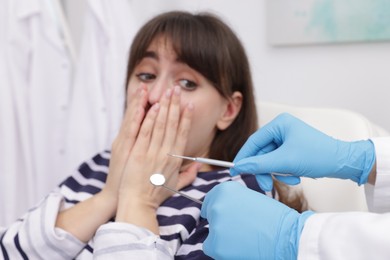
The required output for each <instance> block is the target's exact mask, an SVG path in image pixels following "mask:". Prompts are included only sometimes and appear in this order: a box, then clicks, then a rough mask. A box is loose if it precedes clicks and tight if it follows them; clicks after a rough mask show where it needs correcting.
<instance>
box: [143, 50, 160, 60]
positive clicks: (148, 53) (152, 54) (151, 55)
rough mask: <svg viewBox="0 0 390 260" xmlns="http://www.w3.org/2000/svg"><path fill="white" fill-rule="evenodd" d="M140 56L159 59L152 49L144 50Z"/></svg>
mask: <svg viewBox="0 0 390 260" xmlns="http://www.w3.org/2000/svg"><path fill="white" fill-rule="evenodd" d="M142 58H151V59H154V60H157V61H158V60H159V57H158V55H157V53H156V52H154V51H146V52H145V54H144V55H143V57H142Z"/></svg>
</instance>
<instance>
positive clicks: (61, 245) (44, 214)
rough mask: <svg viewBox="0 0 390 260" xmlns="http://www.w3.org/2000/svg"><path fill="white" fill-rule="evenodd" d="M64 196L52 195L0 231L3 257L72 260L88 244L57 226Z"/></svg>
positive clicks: (0, 252) (0, 246)
mask: <svg viewBox="0 0 390 260" xmlns="http://www.w3.org/2000/svg"><path fill="white" fill-rule="evenodd" d="M62 199H63V197H62V195H61V194H59V193H51V194H49V196H48V197H47V198H46V199H45V200H43V201H42V203H40V205H38V206H37V207H35V208H33V209H31V210H30V211H29V212H28V213H27V214H25V216H23V218H21V219H19V220H17V221H16V222H15V223H13V224H12V225H11V226H9V227H8V228H6V229H4V228H2V229H0V258H1V256H3V258H4V259H21V258H23V259H73V258H75V257H76V256H77V254H78V253H79V252H80V251H81V250H82V249H83V248H84V246H85V244H84V243H82V242H81V241H79V240H78V239H76V238H75V237H74V236H72V235H71V234H69V233H67V232H65V231H64V230H62V229H59V228H56V227H55V223H56V219H57V215H58V212H59V209H60V207H61V203H62Z"/></svg>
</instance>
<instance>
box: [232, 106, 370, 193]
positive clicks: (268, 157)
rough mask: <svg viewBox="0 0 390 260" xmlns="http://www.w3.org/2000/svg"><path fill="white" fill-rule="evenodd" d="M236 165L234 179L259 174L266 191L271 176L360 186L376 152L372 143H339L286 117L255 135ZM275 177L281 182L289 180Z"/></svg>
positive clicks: (242, 150)
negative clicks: (326, 179)
mask: <svg viewBox="0 0 390 260" xmlns="http://www.w3.org/2000/svg"><path fill="white" fill-rule="evenodd" d="M234 163H235V166H234V167H233V168H232V169H231V171H230V173H231V175H233V176H234V175H237V174H240V173H252V174H256V175H258V176H259V177H261V178H257V180H258V181H259V184H260V186H262V187H263V188H265V189H266V190H269V189H270V188H272V180H271V177H270V175H269V173H270V172H278V173H284V174H292V175H293V176H297V177H302V176H305V177H311V178H320V177H332V178H340V179H351V180H353V181H354V182H356V183H358V184H359V185H360V184H364V183H366V182H367V178H368V175H369V174H370V171H371V169H372V167H373V165H374V163H375V150H374V145H373V143H372V142H371V141H370V140H366V141H356V142H344V141H340V140H336V139H334V138H332V137H330V136H328V135H326V134H324V133H322V132H320V131H318V130H316V129H314V128H313V127H311V126H309V125H307V124H306V123H304V122H302V121H301V120H299V119H297V118H295V117H293V116H292V115H289V114H287V113H284V114H281V115H279V116H278V117H276V118H275V119H274V120H273V121H271V122H270V123H269V124H267V125H265V126H264V127H262V128H261V129H260V130H258V131H257V132H256V133H254V134H253V135H252V136H251V137H250V138H249V139H248V141H247V142H246V143H245V144H244V146H243V147H242V148H241V150H240V151H239V153H238V154H237V156H236V158H235V159H234ZM262 176H263V177H262ZM276 177H277V178H278V179H279V180H281V181H284V180H283V178H288V177H280V176H276ZM290 178H291V177H290ZM285 182H286V183H289V184H291V182H289V181H285Z"/></svg>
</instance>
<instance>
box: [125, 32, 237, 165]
mask: <svg viewBox="0 0 390 260" xmlns="http://www.w3.org/2000/svg"><path fill="white" fill-rule="evenodd" d="M141 83H144V84H146V85H147V87H148V91H149V104H150V105H152V104H154V103H156V102H159V100H160V98H161V96H162V95H163V93H165V90H166V89H167V88H172V87H174V86H180V87H181V108H182V109H184V107H185V106H186V105H187V104H189V103H192V104H193V106H194V111H193V117H192V125H191V131H190V133H189V138H188V142H187V147H186V150H185V153H184V155H186V156H197V157H207V156H208V152H209V147H210V145H211V142H212V140H213V138H214V136H215V134H216V131H217V129H218V128H226V124H223V123H221V120H222V121H223V120H224V116H225V115H226V112H227V110H228V104H229V102H228V100H226V99H225V98H223V97H222V96H221V95H220V94H219V93H218V91H217V90H216V89H215V88H214V87H213V86H212V85H211V84H210V83H209V82H208V80H207V79H206V78H205V77H203V76H202V75H201V74H199V73H198V72H196V71H195V70H193V69H191V68H190V67H189V66H188V65H187V64H185V63H183V62H181V61H180V60H178V58H177V55H176V53H175V52H174V50H173V49H172V46H171V44H170V41H168V40H166V39H165V38H157V39H155V40H154V41H153V42H152V43H151V45H150V46H149V48H148V49H147V54H146V55H145V57H144V58H143V59H142V60H141V62H140V63H139V64H138V65H137V66H136V67H135V69H134V71H133V74H132V75H131V77H130V80H129V87H128V94H127V95H128V100H129V102H131V96H132V94H133V93H134V91H135V90H136V89H137V87H138V86H139V85H140V84H141ZM229 124H230V123H229ZM206 168H207V167H206Z"/></svg>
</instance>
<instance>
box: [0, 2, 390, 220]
mask: <svg viewBox="0 0 390 260" xmlns="http://www.w3.org/2000/svg"><path fill="white" fill-rule="evenodd" d="M169 10H188V11H196V12H199V11H208V12H214V13H216V14H217V15H218V16H220V17H221V18H222V19H223V20H225V21H226V22H227V23H228V24H229V25H230V26H231V27H232V28H233V29H234V30H235V31H236V33H237V34H238V36H239V37H240V39H241V40H242V42H243V44H244V46H245V47H246V50H247V54H248V57H249V59H250V62H251V68H252V74H253V81H254V85H255V88H256V97H257V99H258V100H260V101H272V102H280V103H285V104H290V105H298V106H311V107H335V108H344V109H348V110H352V111H356V112H358V113H360V114H362V115H364V116H366V117H367V118H368V119H369V120H370V121H372V122H373V123H375V124H377V125H379V126H381V127H383V128H384V129H386V130H388V131H389V130H390V116H389V114H388V113H389V112H390V102H388V99H389V97H390V88H389V87H390V70H389V68H390V41H389V40H390V1H387V0H371V1H364V0H355V1H350V0H337V1H336V0H300V1H288V0H242V1H235V0H142V1H141V0H115V1H108V0H0V19H1V20H0V44H1V45H0V57H1V59H0V144H1V145H0V160H1V163H0V205H2V208H1V209H0V225H5V224H7V223H10V222H12V221H13V220H14V219H16V218H17V217H18V216H19V215H20V214H22V213H23V212H25V211H26V210H27V209H28V208H29V207H31V206H32V205H34V204H36V203H37V202H38V201H39V199H41V198H43V197H44V196H45V194H47V193H48V192H50V190H52V189H53V188H54V187H55V186H56V185H58V184H59V183H60V182H61V181H62V180H64V178H66V177H67V176H69V175H70V174H71V172H72V171H73V170H74V169H76V168H77V167H78V165H79V163H80V162H82V161H84V160H85V159H87V158H90V156H92V155H93V154H95V153H96V152H99V151H101V150H104V149H110V147H111V142H112V140H113V138H114V137H115V135H116V132H117V130H118V128H119V124H120V119H121V115H122V111H123V104H124V103H123V102H124V95H123V93H124V81H125V69H126V62H127V53H128V50H129V47H130V43H131V41H132V39H133V37H134V35H135V33H136V32H137V30H138V28H139V27H140V26H141V25H142V24H143V23H144V22H145V21H146V20H148V19H149V18H151V17H152V16H154V15H156V14H158V13H161V12H163V11H169Z"/></svg>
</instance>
